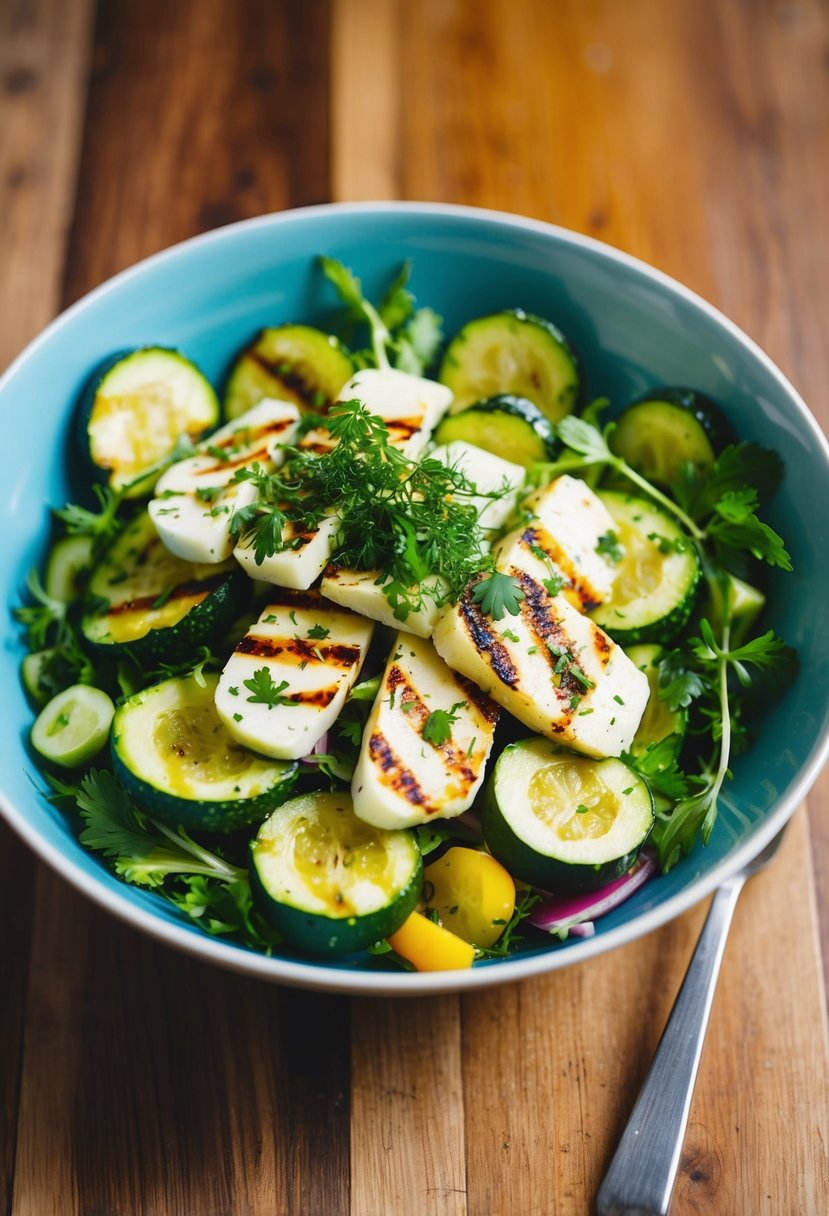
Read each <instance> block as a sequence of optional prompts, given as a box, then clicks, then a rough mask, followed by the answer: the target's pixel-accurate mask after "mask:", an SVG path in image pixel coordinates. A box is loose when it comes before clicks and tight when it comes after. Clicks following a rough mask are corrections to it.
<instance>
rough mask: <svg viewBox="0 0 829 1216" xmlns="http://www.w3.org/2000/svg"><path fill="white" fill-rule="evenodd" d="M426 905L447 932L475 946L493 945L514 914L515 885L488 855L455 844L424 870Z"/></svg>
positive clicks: (505, 871) (507, 872) (500, 866)
mask: <svg viewBox="0 0 829 1216" xmlns="http://www.w3.org/2000/svg"><path fill="white" fill-rule="evenodd" d="M423 880H424V881H423V890H424V892H425V896H424V898H425V900H426V904H427V905H428V906H429V907H430V908H434V909H435V910H436V912H437V913H438V915H439V916H440V919H441V924H443V925H444V926H445V927H446V928H447V929H449V930H451V932H452V933H456V934H457V935H458V937H462V938H463V940H464V941H465V942H472V943H473V944H474V945H476V946H483V947H489V946H494V945H495V943H496V942H497V941H498V938H499V937H500V936H501V934H502V933H503V932H504V929H505V928H506V926H507V924H508V923H509V920H510V918H511V916H512V914H513V912H514V911H515V883H514V882H513V880H512V876H511V875H510V873H509V871H508V870H505V869H504V867H503V866H502V865H501V863H500V861H496V860H495V858H494V857H491V856H490V854H489V853H482V852H481V851H480V850H479V849H467V848H464V847H463V846H461V845H455V846H454V847H453V848H451V849H447V850H446V852H445V853H444V854H443V856H442V857H441V858H439V859H438V860H437V861H433V862H432V863H431V865H428V866H427V867H426V869H425V870H424V871H423Z"/></svg>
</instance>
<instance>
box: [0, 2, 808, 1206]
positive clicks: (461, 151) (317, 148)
mask: <svg viewBox="0 0 829 1216" xmlns="http://www.w3.org/2000/svg"><path fill="white" fill-rule="evenodd" d="M329 39H330V41H329ZM828 45H829V11H827V9H826V6H825V5H824V4H821V3H820V2H819V0H788V2H786V3H778V2H776V0H756V2H754V0H729V3H726V4H717V3H715V2H714V0H705V2H704V3H699V4H691V3H690V2H683V3H676V4H673V5H664V4H660V3H659V2H658V0H633V2H632V3H630V4H628V5H624V6H621V5H618V4H614V3H613V2H612V0H560V2H559V3H558V4H556V5H555V6H553V5H550V4H548V3H546V2H544V0H514V3H513V4H511V5H510V6H509V12H508V14H507V13H506V12H505V8H504V6H503V4H501V3H499V2H498V0H477V2H475V3H473V2H472V0H421V2H420V3H418V4H406V3H404V2H403V0H387V2H385V0H332V4H331V5H329V4H328V3H325V2H324V0H317V2H316V3H315V4H313V5H302V4H299V3H290V2H289V0H283V2H281V3H279V2H269V0H240V2H239V3H238V4H234V5H232V6H231V5H226V4H223V3H222V2H221V0H166V2H162V0H146V2H142V4H140V5H136V4H130V3H129V0H102V2H101V3H100V5H99V9H98V17H97V24H96V26H95V30H94V45H93V40H92V32H91V28H90V8H89V7H88V6H87V5H86V4H84V3H83V2H77V0H73V3H72V4H69V5H59V4H58V3H57V2H56V0H34V2H33V0H0V105H2V119H3V122H2V126H0V213H1V214H2V215H3V230H2V233H0V240H2V242H3V252H4V275H3V276H0V306H1V307H2V315H3V318H4V326H3V327H2V329H0V362H2V361H3V360H4V359H7V358H9V357H11V355H12V354H13V353H14V352H15V350H16V348H17V347H18V346H20V345H22V343H23V342H24V341H25V340H26V338H27V337H29V336H30V335H31V333H33V332H34V331H35V330H36V329H37V328H38V327H39V326H40V325H42V324H43V323H44V322H45V321H46V320H48V318H49V316H51V314H52V313H53V312H54V311H55V309H56V307H57V305H58V302H59V297H60V295H61V288H60V284H61V276H62V273H63V274H64V278H63V284H64V285H63V291H62V296H63V300H64V302H70V301H71V300H73V299H75V298H76V297H77V296H78V295H79V294H81V293H82V292H84V291H86V290H87V289H88V288H90V287H91V286H94V285H95V284H96V283H97V282H99V281H100V280H101V279H103V278H105V277H106V276H108V275H109V274H111V273H113V272H114V271H115V270H118V269H120V268H121V267H122V266H125V265H127V264H129V263H131V262H133V261H134V260H136V259H137V258H139V257H142V256H145V255H146V254H147V253H150V252H152V251H154V250H155V249H158V248H161V247H163V246H164V245H167V244H169V243H171V242H173V241H176V240H179V239H182V238H183V237H186V236H189V235H191V234H193V233H195V232H197V231H201V230H203V229H205V228H209V227H213V226H215V225H217V224H221V223H225V222H228V221H229V220H232V219H235V218H240V217H243V216H246V215H251V214H256V213H258V212H261V211H266V210H272V209H277V208H282V207H287V206H294V205H297V204H300V203H304V202H313V201H320V200H322V199H325V198H327V197H329V196H330V195H334V196H336V197H338V198H365V197H380V198H382V197H395V196H402V197H409V198H434V199H446V200H451V201H458V202H465V203H473V204H479V205H483V206H491V207H501V208H506V209H509V210H515V211H518V212H522V213H524V214H530V215H535V216H539V217H541V218H544V219H549V220H554V221H556V222H559V223H563V224H565V225H567V226H569V227H572V228H575V229H577V230H579V231H583V232H587V233H591V234H594V235H598V236H600V237H603V238H604V239H607V240H609V241H611V242H612V243H613V244H616V245H618V246H620V247H622V248H624V249H627V250H629V251H630V252H632V253H635V254H638V255H640V256H642V257H644V258H646V259H647V260H649V261H651V262H653V263H655V264H656V265H658V266H660V267H661V268H663V269H665V270H667V271H669V272H670V273H672V274H674V275H676V276H677V277H679V278H681V279H682V280H683V281H685V282H686V283H688V284H689V285H690V286H692V287H694V288H695V289H696V290H698V291H700V292H701V293H702V294H703V295H705V296H707V297H708V298H709V299H711V300H712V301H713V302H714V303H717V304H719V305H720V306H722V307H723V308H724V309H725V311H726V312H728V313H729V315H731V316H733V317H734V319H735V320H736V321H737V322H738V323H740V324H742V325H744V326H745V327H746V328H747V329H748V331H749V332H750V333H751V334H752V335H753V336H754V337H755V338H757V339H758V341H760V342H761V344H762V345H764V346H765V347H766V348H767V349H768V350H769V352H770V353H771V354H772V356H773V357H774V358H776V359H777V360H778V361H779V362H780V363H781V365H782V366H783V368H784V370H786V371H788V372H790V373H791V374H792V376H793V377H794V379H795V381H796V383H798V385H799V386H800V387H801V388H802V389H803V390H804V392H805V394H806V396H807V398H808V399H809V400H810V403H811V404H812V407H813V408H814V409H815V411H816V412H817V413H818V415H819V417H820V418H821V419H822V420H823V422H824V425H827V423H829V403H827V400H826V394H825V388H824V386H825V383H826V380H827V375H828V374H829V366H828V364H829V354H827V349H826V344H825V335H824V333H823V328H824V326H823V320H822V318H823V316H824V315H825V313H826V311H827V308H826V305H827V303H829V301H827V294H829V287H827V284H829V274H827V270H829V242H827V240H826V236H825V234H826V232H828V231H829V197H828V196H827V192H826V188H825V185H826V177H825V156H823V155H821V154H820V149H824V148H825V147H827V146H829V145H828V144H827V136H828V135H829V131H827V126H829V104H827V103H829V96H827V93H828V92H829V74H827V73H826V70H825V63H826V55H827V46H828ZM58 48H60V53H58ZM329 51H330V55H331V56H332V58H329ZM90 53H91V63H92V72H91V77H90V81H89V96H88V105H87V112H86V118H85V125H84V128H83V131H84V135H83V146H82V155H81V147H80V142H79V130H80V120H81V114H82V109H83V103H84V83H83V82H84V79H85V76H86V68H85V65H86V64H87V63H88V62H89V60H90ZM329 110H330V115H331V117H330V121H329ZM79 157H80V173H79V176H78V178H77V189H76V182H75V166H76V165H77V162H78V159H79ZM73 198H74V199H75V204H74V212H72V210H71V209H72V200H73ZM70 214H72V217H73V218H72V222H71V229H70V228H69V218H70ZM7 217H8V218H7ZM67 231H69V237H70V240H69V246H70V247H69V257H68V262H67V265H66V269H65V272H63V271H62V263H63V258H64V244H65V239H66V236H67ZM33 264H37V267H38V274H36V275H33V274H32V273H31V266H32V265H33ZM7 318H10V320H7ZM827 800H829V778H826V777H824V778H823V779H822V780H821V782H819V784H818V786H817V787H816V789H815V791H814V793H813V795H812V796H811V797H810V804H811V820H812V829H811V830H812V837H813V840H814V846H815V857H816V869H813V866H812V860H811V856H810V850H809V828H808V822H807V819H806V817H805V815H803V814H802V813H801V814H799V815H798V817H797V818H796V820H795V822H794V823H793V825H792V828H791V829H790V835H789V838H788V839H787V841H786V843H785V845H784V848H783V851H782V854H781V856H780V858H779V859H778V860H777V862H776V863H775V866H774V869H773V870H772V871H770V872H769V873H768V874H766V875H763V876H760V877H758V878H757V879H755V880H753V881H752V883H751V884H749V886H748V887H747V889H746V891H745V894H744V895H743V897H742V899H741V903H740V905H739V907H738V910H737V915H736V918H735V925H734V930H733V938H732V940H731V942H730V943H729V946H728V951H727V954H726V960H725V965H724V969H723V974H722V977H721V981H720V986H719V989H718V993H717V997H716V1001H715V1005H714V1011H713V1016H712V1022H711V1027H710V1032H709V1040H708V1046H707V1050H706V1053H705V1055H704V1057H703V1064H702V1069H701V1073H700V1079H699V1084H698V1088H697V1093H696V1097H695V1101H694V1106H693V1110H692V1120H691V1127H690V1130H689V1136H688V1141H687V1144H686V1151H685V1155H684V1158H683V1163H682V1166H681V1173H680V1179H679V1183H678V1186H677V1191H676V1193H675V1197H674V1202H673V1205H672V1208H671V1213H672V1216H682V1214H684V1213H693V1212H700V1211H716V1212H729V1213H730V1212H740V1213H742V1212H755V1211H756V1212H763V1213H768V1214H769V1216H777V1213H779V1212H784V1211H785V1212H787V1213H788V1212H798V1213H801V1212H802V1213H806V1214H808V1216H811V1214H812V1213H815V1214H817V1213H819V1212H822V1211H823V1210H824V1208H825V1197H826V1194H827V1193H829V1171H827V1157H826V1147H825V1146H826V1144H827V1138H829V1127H827V1124H828V1123H829V1092H827V1090H828V1089H829V1086H828V1085H827V1058H828V1057H827V1029H826V1007H825V998H824V994H823V989H822V986H821V968H820V955H819V953H818V944H819V943H818V937H817V923H818V921H817V911H816V900H817V903H818V904H819V906H820V909H821V911H822V917H821V920H822V924H823V926H824V935H825V936H824V947H826V946H827V945H829V934H827V932H826V928H825V926H826V925H827V924H829V831H827V829H826V826H825V824H826V814H825V811H826V806H827ZM34 869H35V867H34V866H33V865H32V863H31V860H30V859H29V857H28V854H27V853H26V852H25V851H24V850H23V849H22V848H21V847H20V846H18V845H17V844H16V843H15V842H14V841H13V840H12V839H11V838H10V837H9V835H8V833H7V832H5V830H3V834H2V836H0V957H3V958H4V960H8V963H4V969H3V1000H2V1001H0V1118H1V1119H2V1120H3V1122H2V1124H0V1203H2V1204H3V1207H2V1210H3V1211H8V1212H10V1213H13V1214H14V1216H48V1214H49V1213H60V1214H61V1216H64V1214H67V1216H74V1214H75V1213H77V1214H78V1216H93V1214H95V1216H98V1214H100V1213H107V1216H110V1214H112V1216H117V1214H121V1213H123V1214H124V1216H127V1214H129V1216H132V1214H133V1213H138V1212H144V1213H148V1214H152V1216H154V1214H155V1213H164V1214H165V1216H167V1214H178V1213H181V1214H182V1216H184V1214H185V1213H187V1214H189V1213H191V1212H198V1213H199V1214H200V1216H201V1214H205V1216H212V1214H215V1216H220V1214H222V1216H223V1214H224V1213H234V1214H235V1213H240V1214H246V1216H247V1214H251V1216H258V1213H266V1212H267V1213H273V1212H278V1213H280V1214H281V1213H286V1214H288V1216H293V1214H295V1213H308V1214H309V1216H320V1214H321V1216H327V1214H328V1213H331V1214H332V1216H339V1214H340V1213H345V1212H352V1213H353V1214H354V1216H375V1213H376V1214H378V1216H386V1214H392V1216H394V1214H397V1213H400V1214H401V1216H410V1214H411V1216H420V1213H430V1214H431V1213H435V1214H436V1216H444V1214H445V1213H452V1214H453V1216H461V1214H463V1216H498V1214H499V1213H504V1214H505V1216H511V1214H512V1213H514V1212H521V1213H522V1214H523V1213H526V1214H527V1216H530V1214H532V1213H538V1214H539V1216H541V1214H542V1213H544V1214H545V1216H546V1214H547V1213H549V1212H555V1213H556V1214H557V1216H568V1214H570V1213H572V1214H573V1216H581V1214H582V1213H585V1212H587V1211H589V1210H591V1205H592V1201H593V1196H594V1195H595V1192H596V1189H597V1186H598V1183H599V1180H600V1177H601V1174H602V1171H603V1169H604V1167H605V1166H606V1164H607V1161H608V1160H609V1156H610V1154H611V1152H612V1149H613V1146H614V1144H615V1141H616V1139H617V1137H618V1134H619V1132H620V1130H621V1127H622V1125H623V1121H624V1119H625V1117H626V1113H627V1110H628V1109H629V1107H630V1105H631V1104H632V1102H633V1098H634V1096H635V1092H636V1090H637V1087H638V1085H639V1084H640V1083H641V1080H642V1078H643V1076H644V1074H645V1071H646V1069H647V1065H648V1062H649V1058H650V1054H651V1052H652V1050H653V1048H654V1046H655V1044H656V1041H657V1039H658V1036H659V1032H660V1029H661V1026H662V1025H663V1023H664V1021H665V1018H666V1017H667V1014H668V1011H669V1009H670V1006H671V1003H672V1000H673V997H674V993H675V991H676V989H677V987H678V985H679V982H680V980H681V977H682V974H683V972H684V968H685V965H686V963H687V960H688V957H689V956H690V953H691V950H692V948H693V944H694V941H695V939H696V935H697V933H698V930H699V926H700V924H701V920H702V916H703V914H704V908H697V909H694V910H693V911H692V912H690V913H689V914H688V915H686V916H684V917H682V918H680V919H679V920H677V921H676V922H673V923H672V924H670V925H667V926H665V927H663V928H662V929H660V930H658V931H657V932H655V933H653V934H651V935H650V936H648V937H647V938H645V939H643V940H641V941H639V942H636V943H632V944H631V945H629V946H627V947H625V948H624V949H621V950H618V951H616V952H614V953H613V954H612V955H609V956H606V957H603V958H599V959H596V960H593V961H591V962H589V963H586V964H583V965H581V966H579V967H575V968H569V969H568V970H566V971H564V972H561V973H557V974H555V975H551V976H548V977H545V978H543V979H539V980H535V981H532V982H527V983H523V984H520V985H515V986H511V987H506V988H502V989H494V990H492V991H490V992H486V993H475V994H470V995H468V996H466V997H464V998H462V999H460V998H456V997H448V998H445V999H442V1000H436V1001H418V1000H413V1001H401V1002H394V1003H393V1002H383V1001H376V1000H359V1001H354V1002H349V1001H347V1000H344V999H336V998H325V997H319V996H311V995H308V994H303V993H293V992H290V991H286V990H281V989H277V988H268V987H265V986H263V985H260V984H256V983H253V982H251V981H246V980H242V979H240V978H238V977H235V976H231V975H225V974H222V973H219V972H216V971H214V970H213V969H211V968H208V967H205V966H203V965H202V964H199V963H196V962H195V961H193V960H191V959H187V958H183V957H181V956H178V955H176V954H173V953H171V952H169V951H167V950H165V949H163V948H161V947H160V946H157V945H155V944H154V943H153V942H151V941H149V940H147V939H145V938H143V937H140V936H138V935H137V934H135V933H134V932H132V931H131V930H129V929H127V928H125V927H124V926H122V925H120V924H119V923H117V922H115V921H113V920H111V919H109V918H107V917H106V916H104V915H103V914H102V913H101V912H99V911H98V910H97V909H96V908H95V907H93V906H92V905H90V904H89V903H88V902H86V901H84V900H82V899H81V898H80V897H79V896H77V895H76V894H74V893H73V892H71V891H70V890H68V888H66V887H65V886H64V884H63V883H62V882H61V881H60V879H59V878H57V877H56V876H55V875H53V874H51V873H50V872H48V871H46V870H42V869H39V868H38V870H37V880H36V887H35V888H34V891H33V890H32V886H31V882H32V873H33V871H34ZM815 876H816V877H817V880H818V883H817V888H816V887H815ZM825 958H826V949H824V959H825ZM21 1043H22V1050H21Z"/></svg>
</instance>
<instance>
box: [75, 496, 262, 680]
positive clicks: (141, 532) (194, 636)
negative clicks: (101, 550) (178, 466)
mask: <svg viewBox="0 0 829 1216" xmlns="http://www.w3.org/2000/svg"><path fill="white" fill-rule="evenodd" d="M251 587H252V583H251V581H250V579H248V578H247V576H246V575H245V574H244V572H243V571H241V570H240V569H239V566H238V564H237V563H236V562H235V561H234V560H233V558H228V560H227V561H226V562H222V563H220V564H219V565H213V564H209V565H208V564H196V563H194V562H185V561H182V559H181V558H179V557H175V556H174V555H173V554H172V553H170V552H169V550H168V549H166V548H165V547H164V545H163V544H162V542H161V540H160V539H159V537H158V534H157V532H156V530H155V528H154V527H153V523H152V520H151V519H150V517H149V515H148V514H147V512H146V511H142V512H140V513H139V514H138V515H136V516H135V518H134V519H133V520H132V521H131V522H130V523H129V524H128V525H127V527H126V528H125V529H124V531H123V532H122V533H121V534H120V535H119V536H118V537H117V539H116V540H115V542H114V543H113V545H112V546H111V547H110V548H109V549H108V550H107V552H106V553H105V554H104V556H103V558H102V559H101V561H100V562H99V563H98V565H97V566H96V567H95V569H94V570H93V572H92V577H91V578H90V580H89V589H88V596H89V599H88V606H87V608H86V611H85V612H84V614H83V616H82V617H81V631H82V632H83V635H84V637H85V638H86V640H87V641H88V642H89V643H90V644H91V645H93V646H95V647H96V648H98V649H100V650H104V651H106V652H107V653H109V654H116V653H117V652H118V651H119V650H120V649H123V648H126V649H128V650H129V652H130V654H131V655H132V656H133V658H135V659H136V660H137V661H138V662H141V663H143V662H149V663H154V662H156V661H159V660H171V659H175V660H176V661H177V662H182V661H186V659H187V657H188V656H189V655H191V654H194V653H195V651H196V650H197V649H198V647H199V646H201V645H202V644H206V643H209V642H210V641H211V639H213V638H216V637H219V636H220V635H221V634H222V633H223V632H224V631H225V630H226V629H229V628H230V627H231V625H232V624H233V622H234V621H235V619H236V617H237V616H238V615H239V613H240V612H241V611H242V609H243V608H244V607H245V606H246V605H247V604H248V603H249V600H250V594H251Z"/></svg>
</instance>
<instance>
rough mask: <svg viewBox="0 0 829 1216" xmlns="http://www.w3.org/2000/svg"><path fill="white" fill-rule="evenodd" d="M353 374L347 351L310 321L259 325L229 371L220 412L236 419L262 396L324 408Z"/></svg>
mask: <svg viewBox="0 0 829 1216" xmlns="http://www.w3.org/2000/svg"><path fill="white" fill-rule="evenodd" d="M353 374H354V363H353V362H352V359H351V356H350V355H349V353H348V351H347V350H346V349H345V347H344V346H343V345H342V344H341V343H340V342H339V341H338V340H337V339H336V338H335V337H334V336H333V335H332V334H326V333H323V332H322V330H320V329H314V328H313V326H311V325H280V326H278V327H277V328H275V329H263V330H262V331H261V332H260V333H259V334H258V335H257V337H256V340H255V341H254V342H252V343H251V344H250V346H247V347H246V348H245V349H244V350H243V351H242V353H241V354H240V355H239V356H238V358H237V359H236V362H235V363H234V364H233V367H232V368H231V370H230V374H229V376H228V379H227V385H226V387H225V393H224V402H223V408H224V415H225V418H227V419H231V418H238V417H239V415H240V414H245V413H247V411H248V410H249V409H250V408H251V406H254V405H256V403H257V401H261V400H262V398H263V397H275V398H276V399H277V400H279V401H292V402H293V403H294V405H296V406H297V407H298V408H299V409H301V410H306V411H307V410H316V411H317V412H319V413H325V412H326V411H327V410H328V409H329V408H330V407H331V405H332V404H333V402H334V401H336V400H337V397H338V395H339V392H340V389H341V388H342V387H343V385H344V384H345V383H346V381H347V380H350V379H351V377H352V376H353Z"/></svg>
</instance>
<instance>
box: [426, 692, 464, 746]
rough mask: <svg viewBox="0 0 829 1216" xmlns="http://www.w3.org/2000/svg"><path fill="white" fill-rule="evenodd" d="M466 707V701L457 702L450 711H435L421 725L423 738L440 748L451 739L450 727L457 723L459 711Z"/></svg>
mask: <svg viewBox="0 0 829 1216" xmlns="http://www.w3.org/2000/svg"><path fill="white" fill-rule="evenodd" d="M465 707H466V701H458V702H456V704H455V705H453V706H452V708H451V709H435V710H433V711H432V712H431V713H430V714H429V716H428V718H427V719H426V721H425V722H424V723H423V731H422V735H423V738H424V739H425V740H426V742H427V743H433V744H434V745H435V747H441V746H442V745H443V744H444V743H448V742H449V740H450V739H451V738H452V727H453V726H454V724H455V723H456V722H457V720H458V718H459V716H460V715H459V714H458V713H457V712H456V711H457V710H459V709H464V708H465Z"/></svg>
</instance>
